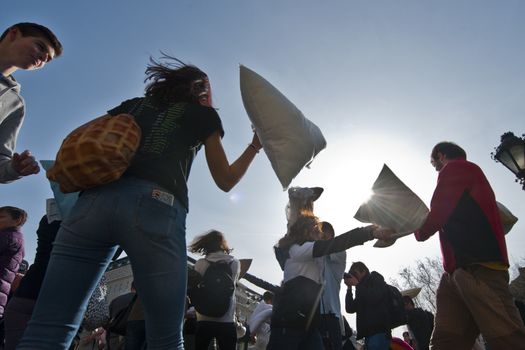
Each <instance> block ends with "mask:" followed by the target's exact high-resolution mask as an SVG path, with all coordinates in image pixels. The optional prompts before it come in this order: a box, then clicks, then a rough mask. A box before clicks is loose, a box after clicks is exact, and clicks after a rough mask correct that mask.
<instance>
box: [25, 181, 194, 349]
mask: <svg viewBox="0 0 525 350" xmlns="http://www.w3.org/2000/svg"><path fill="white" fill-rule="evenodd" d="M155 189H159V190H162V188H160V187H159V186H157V185H155V184H154V183H151V182H149V181H145V180H139V179H135V178H122V179H120V180H117V181H115V182H112V183H110V184H108V185H104V186H101V187H97V188H94V189H90V190H87V191H85V192H84V193H83V194H82V195H81V196H80V198H79V199H78V201H77V203H76V204H75V206H74V208H73V210H72V212H71V214H70V215H69V216H68V217H67V219H66V220H65V221H64V222H63V223H62V226H61V228H60V230H59V232H58V234H57V238H56V240H55V243H54V247H53V251H52V254H51V259H50V261H49V266H48V268H47V271H46V276H45V278H44V282H43V285H42V289H41V291H40V294H39V296H38V300H37V303H36V306H35V309H34V312H33V316H32V318H31V321H30V322H29V325H28V327H27V329H26V332H25V333H24V337H23V338H22V340H21V342H20V343H19V346H18V348H17V349H32V350H34V349H53V350H57V349H64V350H65V349H68V347H69V344H70V343H71V341H72V339H73V338H74V336H75V334H76V332H77V329H78V327H79V325H80V323H81V321H82V317H83V314H84V311H85V310H86V306H87V302H88V299H89V297H90V295H91V293H92V292H93V289H94V288H95V286H96V284H97V282H98V280H99V279H100V278H101V276H102V274H103V273H104V272H105V270H106V268H107V266H108V264H109V262H110V260H111V257H112V256H113V254H114V252H115V250H116V247H117V245H120V246H121V247H122V248H123V249H124V250H125V251H126V253H127V255H128V257H129V258H130V261H131V266H132V269H133V276H134V280H135V285H136V288H137V291H138V293H139V294H140V297H141V300H142V302H143V305H144V313H145V320H146V334H147V342H148V349H152V350H153V349H183V340H182V320H183V312H184V304H185V296H186V273H187V271H186V266H187V260H186V259H187V258H186V237H185V222H186V209H185V208H184V207H183V206H182V205H181V204H180V203H179V202H178V201H176V200H175V202H174V203H173V205H168V204H165V203H163V202H161V201H159V200H157V199H154V198H152V191H153V190H155Z"/></svg>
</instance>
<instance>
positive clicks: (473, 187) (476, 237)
mask: <svg viewBox="0 0 525 350" xmlns="http://www.w3.org/2000/svg"><path fill="white" fill-rule="evenodd" d="M438 230H439V240H440V243H441V252H442V254H443V267H444V268H445V271H447V272H449V273H452V272H454V270H456V269H457V268H460V267H465V266H467V265H470V264H473V263H488V262H491V263H493V262H500V263H503V264H504V265H506V266H508V256H507V246H506V244H505V235H504V232H503V226H502V224H501V219H500V216H499V210H498V207H497V205H496V199H495V197H494V192H493V191H492V188H491V187H490V184H489V183H488V181H487V178H486V177H485V175H484V174H483V172H482V171H481V169H480V168H479V167H478V166H477V165H476V164H474V163H471V162H468V161H467V160H465V159H455V160H451V161H449V162H448V163H447V164H446V165H445V166H444V167H443V168H442V169H441V171H440V172H439V176H438V182H437V186H436V189H435V191H434V195H433V196H432V201H431V203H430V212H429V213H428V216H427V219H426V221H425V223H424V224H423V226H422V227H421V228H420V229H419V230H418V231H417V232H415V236H416V239H417V240H418V241H425V240H427V239H428V238H429V237H430V236H432V235H433V234H434V233H435V232H436V231H438Z"/></svg>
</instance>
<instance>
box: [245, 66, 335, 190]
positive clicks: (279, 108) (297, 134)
mask: <svg viewBox="0 0 525 350" xmlns="http://www.w3.org/2000/svg"><path fill="white" fill-rule="evenodd" d="M240 79H241V95H242V101H243V103H244V108H245V109H246V112H247V113H248V116H249V118H250V120H251V122H252V125H253V127H254V128H255V131H256V132H257V135H259V139H260V140H261V143H262V145H263V148H264V152H265V153H266V155H267V156H268V159H270V163H271V164H272V167H273V170H274V171H275V174H276V175H277V177H278V178H279V181H280V182H281V184H282V185H283V188H284V189H285V190H286V189H287V188H288V186H289V185H290V183H291V182H292V180H293V178H294V177H296V176H297V174H299V172H300V171H301V169H302V168H303V167H304V166H309V165H310V163H311V162H312V160H313V158H314V157H315V156H316V155H317V154H318V153H319V152H320V151H321V150H322V149H323V148H325V147H326V140H325V139H324V137H323V134H322V133H321V130H320V129H319V128H318V127H317V125H315V124H314V123H312V122H311V121H310V120H308V119H306V118H305V116H304V115H303V113H301V111H300V110H299V109H297V107H295V105H294V104H293V103H292V102H290V101H289V100H288V99H287V98H286V96H284V95H283V94H282V93H281V92H280V91H279V90H277V89H276V88H275V87H274V86H273V85H272V84H270V83H269V82H268V81H266V80H265V79H264V78H263V77H261V76H260V75H259V74H257V73H255V72H254V71H252V70H250V69H248V68H246V67H245V66H243V65H241V66H240Z"/></svg>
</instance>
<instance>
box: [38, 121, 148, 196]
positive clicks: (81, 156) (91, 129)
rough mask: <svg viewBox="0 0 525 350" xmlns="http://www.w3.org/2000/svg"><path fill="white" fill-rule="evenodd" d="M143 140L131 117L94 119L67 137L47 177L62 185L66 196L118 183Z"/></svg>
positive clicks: (61, 188)
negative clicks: (116, 181)
mask: <svg viewBox="0 0 525 350" xmlns="http://www.w3.org/2000/svg"><path fill="white" fill-rule="evenodd" d="M140 137H141V131H140V127H139V126H138V124H137V123H136V122H135V119H134V118H133V116H132V115H130V114H119V115H117V116H111V115H105V116H102V117H99V118H97V119H94V120H92V121H90V122H88V123H86V124H84V125H82V126H80V127H78V128H77V129H75V130H73V131H72V132H71V133H70V134H69V135H67V137H66V138H65V139H64V141H63V142H62V145H61V146H60V149H59V150H58V153H57V157H56V161H55V164H54V165H53V167H52V168H51V169H49V170H48V171H47V177H48V178H49V179H50V180H52V181H56V182H58V183H59V184H60V190H61V191H62V192H63V193H70V192H75V191H79V190H83V189H88V188H91V187H96V186H100V185H104V184H107V183H109V182H111V181H115V180H117V179H118V178H120V176H121V175H122V174H123V173H124V171H126V169H127V168H128V166H129V164H130V162H131V159H132V158H133V156H134V155H135V151H136V150H137V148H138V146H139V144H140Z"/></svg>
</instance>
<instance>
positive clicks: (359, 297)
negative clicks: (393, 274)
mask: <svg viewBox="0 0 525 350" xmlns="http://www.w3.org/2000/svg"><path fill="white" fill-rule="evenodd" d="M344 282H345V284H346V285H347V286H348V290H347V292H346V299H345V307H346V312H348V313H351V314H353V313H356V314H357V316H356V318H357V322H356V323H357V327H356V328H357V339H362V338H365V348H366V349H367V350H389V349H390V340H391V338H392V336H391V333H390V316H389V313H388V299H389V293H388V286H387V284H386V282H385V279H384V278H383V276H381V274H379V273H377V272H375V271H372V272H370V271H369V270H368V267H366V265H365V264H364V263H362V262H360V261H358V262H355V263H353V264H352V266H350V271H349V273H347V274H345V276H344ZM353 286H355V298H354V295H353V293H352V287H353Z"/></svg>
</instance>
